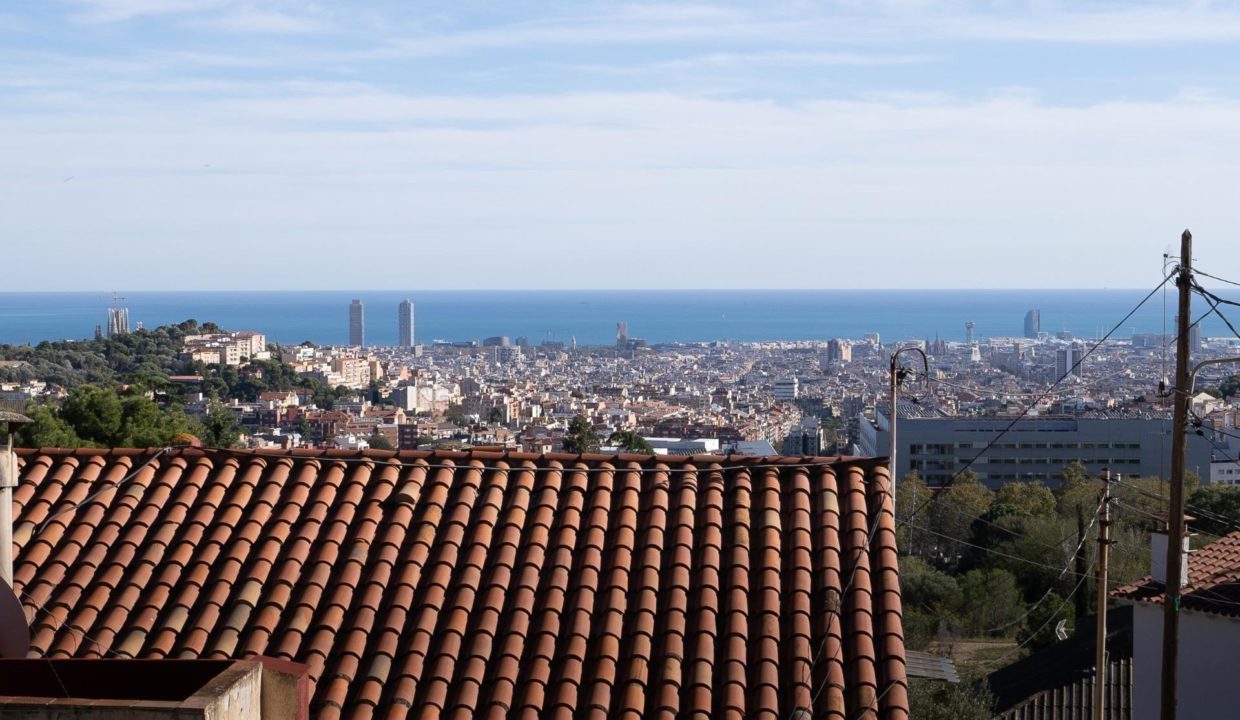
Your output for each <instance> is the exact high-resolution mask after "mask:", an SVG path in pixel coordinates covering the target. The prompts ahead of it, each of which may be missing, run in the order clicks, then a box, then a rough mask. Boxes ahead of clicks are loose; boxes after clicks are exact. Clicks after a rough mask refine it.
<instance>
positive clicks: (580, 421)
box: [563, 415, 599, 453]
mask: <svg viewBox="0 0 1240 720" xmlns="http://www.w3.org/2000/svg"><path fill="white" fill-rule="evenodd" d="M563 445H564V450H565V452H572V453H588V452H597V451H598V449H599V440H598V432H596V431H595V429H594V424H593V423H591V422H590V421H589V420H587V419H586V418H585V417H584V416H581V415H577V416H576V417H574V418H573V419H572V420H571V421H569V423H568V430H567V431H566V432H565V433H564V440H563Z"/></svg>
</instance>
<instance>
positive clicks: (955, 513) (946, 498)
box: [925, 472, 995, 562]
mask: <svg viewBox="0 0 1240 720" xmlns="http://www.w3.org/2000/svg"><path fill="white" fill-rule="evenodd" d="M939 493H940V494H939V495H938V496H937V497H936V499H935V501H934V502H932V503H931V504H930V505H929V506H928V507H927V508H926V510H925V513H927V514H928V515H929V517H928V520H929V523H930V525H929V527H930V529H931V530H933V531H935V532H936V533H938V536H936V538H935V540H936V543H937V545H938V548H939V553H940V555H941V556H942V557H943V558H944V559H945V560H947V561H948V562H956V561H957V559H958V558H959V557H961V556H962V555H964V554H965V551H966V550H967V549H968V544H967V543H972V542H973V525H974V522H975V521H976V520H977V518H979V517H981V516H982V515H984V514H985V513H986V511H987V510H988V509H989V508H990V504H991V502H993V501H994V497H995V494H994V493H993V492H991V490H990V489H989V488H987V487H986V486H985V485H983V484H981V483H980V482H978V480H977V475H975V474H973V473H971V472H966V473H964V474H963V475H961V476H960V477H958V478H956V482H955V483H953V484H952V485H950V486H948V487H946V488H944V489H943V490H941V491H939Z"/></svg>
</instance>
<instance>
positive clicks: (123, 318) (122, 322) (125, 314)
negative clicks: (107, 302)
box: [108, 307, 129, 337]
mask: <svg viewBox="0 0 1240 720" xmlns="http://www.w3.org/2000/svg"><path fill="white" fill-rule="evenodd" d="M128 334H129V308H122V307H113V308H108V337H116V336H117V335H128Z"/></svg>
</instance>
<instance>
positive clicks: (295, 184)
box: [0, 0, 1240, 290]
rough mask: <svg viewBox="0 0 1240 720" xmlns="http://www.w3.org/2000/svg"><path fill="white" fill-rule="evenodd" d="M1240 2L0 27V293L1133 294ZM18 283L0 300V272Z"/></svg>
mask: <svg viewBox="0 0 1240 720" xmlns="http://www.w3.org/2000/svg"><path fill="white" fill-rule="evenodd" d="M1238 41H1240V7H1238V6H1236V5H1235V4H1232V3H1212V2H1201V1H1195V2H1182V3H1153V2H1125V3H1098V2H1054V1H1048V2H998V1H996V2H965V1H955V2H919V1H917V0H904V1H899V0H888V1H886V2H881V1H880V2H874V1H865V2H862V1H861V0H841V1H839V2H806V1H800V0H787V1H781V0H773V1H772V2H769V3H698V4H691V3H667V4H657V3H645V4H624V3H603V2H588V1H587V2H571V3H570V2H551V1H548V2H468V3H462V2H418V3H409V2H397V1H395V0H393V1H391V2H362V1H360V0H359V2H356V3H353V2H351V3H321V2H320V3H316V2H304V1H300V2H293V1H291V0H289V1H287V2H286V1H284V0H48V2H31V3H5V4H3V5H0V158H3V163H2V164H0V233H2V235H3V237H4V240H5V243H4V245H5V260H6V261H7V263H8V267H9V268H10V273H9V282H8V283H6V285H7V287H6V288H5V289H8V290H36V289H46V290H73V289H111V288H114V287H120V288H125V289H133V290H160V289H186V290H190V289H353V288H372V289H385V288H390V289H402V288H409V287H417V288H421V289H458V288H460V289H468V288H492V289H499V288H513V289H526V288H546V289H563V288H683V287H690V288H702V287H709V288H782V287H796V288H857V287H880V288H893V287H896V288H970V287H984V288H1011V287H1022V288H1040V287H1046V288H1052V287H1053V288H1096V287H1127V288H1135V287H1145V286H1148V285H1149V284H1150V283H1152V282H1155V281H1157V279H1158V278H1159V277H1160V276H1161V273H1160V270H1161V255H1162V253H1163V252H1164V251H1166V250H1167V249H1168V248H1169V247H1171V246H1173V245H1174V243H1175V242H1176V241H1177V239H1178V238H1179V234H1180V232H1181V231H1182V230H1183V229H1184V228H1185V227H1190V228H1191V229H1192V230H1193V234H1194V236H1195V237H1196V238H1197V239H1198V243H1197V245H1198V248H1199V250H1198V252H1199V254H1200V255H1199V258H1198V263H1199V264H1201V265H1202V266H1203V267H1213V268H1217V269H1218V271H1219V272H1220V273H1222V274H1224V275H1227V274H1229V273H1230V274H1233V275H1234V274H1237V273H1234V272H1230V271H1229V268H1235V267H1237V266H1238V265H1240V238H1238V237H1237V235H1238V234H1240V222H1238V221H1240V204H1237V203H1236V202H1235V192H1236V191H1235V188H1236V187H1240V135H1238V134H1237V133H1236V132H1235V128H1237V127H1240V97H1237V90H1236V88H1240V82H1238V81H1240V42H1238ZM14 268H19V269H20V268H25V269H28V270H30V271H28V272H14V271H13V269H14Z"/></svg>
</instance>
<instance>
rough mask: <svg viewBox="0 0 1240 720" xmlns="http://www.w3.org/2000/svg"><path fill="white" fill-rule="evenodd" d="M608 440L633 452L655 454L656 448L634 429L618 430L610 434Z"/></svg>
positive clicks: (622, 448)
mask: <svg viewBox="0 0 1240 720" xmlns="http://www.w3.org/2000/svg"><path fill="white" fill-rule="evenodd" d="M607 442H608V443H610V444H612V445H616V446H617V447H619V448H620V449H621V450H627V451H629V452H632V453H643V454H646V455H653V454H654V448H653V447H651V446H650V443H648V442H646V438H644V437H642V436H641V435H638V434H637V433H636V432H634V431H632V430H617V431H615V432H614V433H612V434H611V435H610V436H608V438H607Z"/></svg>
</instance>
